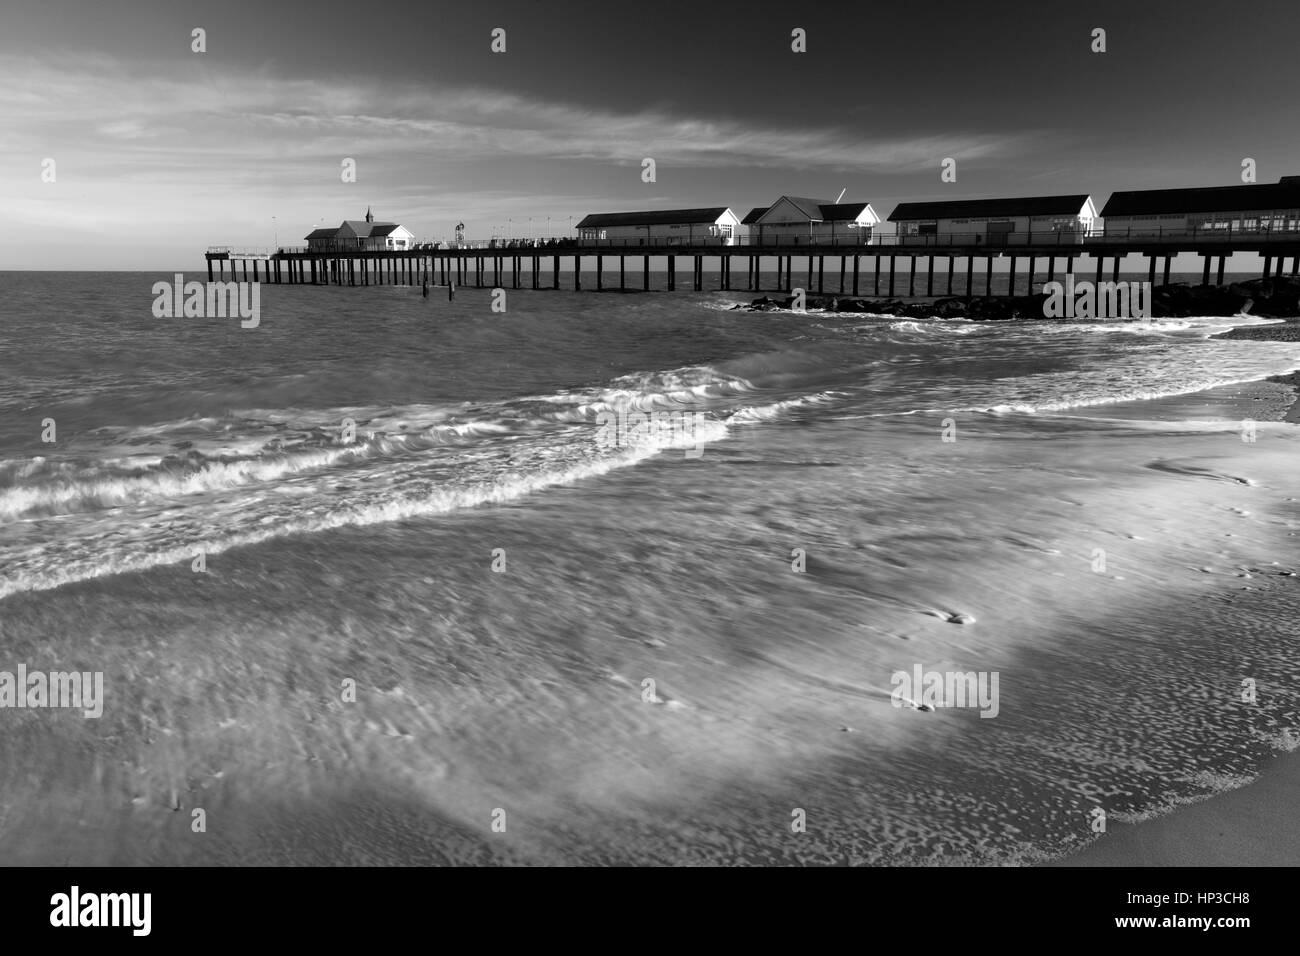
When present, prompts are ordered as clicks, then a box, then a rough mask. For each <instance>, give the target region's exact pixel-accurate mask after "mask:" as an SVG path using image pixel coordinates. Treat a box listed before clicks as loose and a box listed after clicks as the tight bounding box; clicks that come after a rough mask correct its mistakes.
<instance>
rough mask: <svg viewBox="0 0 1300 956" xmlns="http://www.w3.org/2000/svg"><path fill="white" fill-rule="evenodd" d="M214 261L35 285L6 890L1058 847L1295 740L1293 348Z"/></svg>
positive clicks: (6, 559) (11, 645)
mask: <svg viewBox="0 0 1300 956" xmlns="http://www.w3.org/2000/svg"><path fill="white" fill-rule="evenodd" d="M174 278H175V277H174V274H173V273H158V274H154V273H57V272H31V273H20V272H4V273H0V862H4V863H9V864H28V863H41V864H54V865H63V864H71V865H101V864H232V865H233V864H258V863H262V864H295V865H296V864H409V865H425V864H502V865H586V864H595V865H622V864H650V865H751V864H771V865H820V864H836V865H838V864H847V865H908V866H912V865H1023V864H1034V863H1041V862H1045V861H1049V860H1054V859H1059V858H1062V857H1065V856H1067V855H1068V854H1070V853H1071V852H1073V851H1075V850H1077V849H1079V848H1081V847H1083V846H1085V845H1087V844H1088V843H1090V842H1091V841H1093V840H1096V839H1098V838H1099V836H1100V834H1101V832H1102V830H1103V829H1104V826H1105V822H1106V821H1132V820H1141V819H1145V818H1147V817H1151V816H1154V815H1158V814H1161V813H1165V812H1169V811H1170V810H1172V809H1174V808H1176V807H1177V806H1179V805H1180V804H1183V803H1186V802H1189V801H1194V800H1199V799H1204V798H1207V797H1212V796H1213V795H1214V794H1216V793H1219V792H1222V791H1224V790H1229V789H1232V788H1235V787H1238V786H1241V785H1242V784H1244V783H1246V782H1248V781H1249V780H1251V779H1253V777H1254V776H1255V775H1256V774H1257V773H1258V772H1259V768H1260V767H1261V766H1262V764H1263V763H1264V762H1265V761H1266V760H1268V759H1269V758H1270V757H1271V756H1272V755H1273V754H1275V753H1277V752H1279V751H1285V750H1292V749H1294V748H1295V747H1296V745H1297V743H1300V721H1298V720H1297V716H1298V714H1300V694H1298V689H1300V656H1298V655H1297V653H1296V634H1297V626H1296V621H1297V620H1298V619H1300V577H1297V576H1296V573H1297V572H1298V571H1300V557H1298V555H1297V544H1298V543H1300V541H1298V539H1297V536H1298V534H1300V479H1298V477H1297V476H1298V475H1300V472H1297V469H1296V461H1297V458H1298V456H1300V430H1298V429H1297V426H1296V425H1295V424H1293V423H1289V422H1286V421H1283V420H1282V417H1283V414H1284V413H1285V411H1286V409H1287V407H1288V406H1289V404H1290V402H1291V399H1292V398H1293V397H1294V396H1293V395H1292V393H1291V391H1290V389H1289V388H1287V387H1284V386H1282V385H1276V384H1268V383H1263V382H1262V380H1263V379H1265V378H1267V377H1269V376H1276V375H1281V374H1284V373H1288V372H1291V371H1293V370H1295V369H1297V368H1300V344H1297V343H1288V342H1268V341H1226V340H1215V339H1213V338H1212V337H1211V336H1212V335H1213V334H1214V333H1215V332H1218V331H1222V330H1225V329H1227V328H1230V327H1232V326H1236V325H1245V324H1252V323H1256V322H1261V321H1264V320H1260V319H1255V318H1252V317H1250V316H1237V317H1231V318H1210V317H1203V318H1189V319H1178V320H1153V321H1138V322H1120V321H1106V320H1103V321H1094V322H1079V323H1068V322H1044V321H1013V322H993V323H977V322H970V321H953V320H940V319H916V320H901V319H898V318H893V317H889V316H877V315H871V314H831V313H825V312H819V311H817V310H810V311H807V312H792V311H772V312H748V311H744V310H736V309H733V308H732V307H733V306H734V305H736V304H737V303H742V302H748V301H749V300H750V299H751V298H753V296H754V293H745V292H723V291H720V290H718V289H716V288H714V286H716V284H717V283H716V277H714V276H710V284H709V286H707V287H706V290H705V291H701V292H694V291H689V290H687V289H685V288H684V287H685V286H686V285H687V284H688V283H687V282H686V281H685V280H684V279H683V277H682V276H681V275H680V274H679V276H678V286H677V288H678V291H676V292H674V293H671V294H668V293H664V292H651V293H627V294H620V293H618V292H613V291H607V292H595V291H582V292H576V291H573V290H572V289H571V288H566V289H565V290H539V291H534V290H531V289H518V290H516V289H514V288H513V287H510V286H507V287H506V288H505V289H504V290H503V292H502V293H501V294H500V295H494V294H493V293H492V291H491V290H489V289H478V288H461V289H458V290H457V291H456V295H455V298H454V299H450V300H449V298H448V296H447V290H446V289H445V288H442V287H437V286H434V287H432V288H431V289H430V290H429V295H428V296H425V295H423V294H422V289H421V288H420V287H418V286H416V287H411V286H393V285H384V286H369V287H365V288H348V287H342V288H340V287H332V286H291V285H266V284H263V285H262V286H261V287H260V319H259V321H258V323H257V324H256V326H255V327H245V324H244V323H241V321H240V320H239V319H238V318H224V317H196V316H191V317H184V316H181V317H176V316H171V317H167V316H163V317H157V316H156V315H155V314H154V313H155V309H154V308H153V306H154V303H155V299H156V298H157V295H158V294H157V293H156V292H155V284H156V283H160V282H163V283H168V282H173V281H174ZM185 278H186V279H187V280H196V279H202V278H203V276H201V275H200V274H199V270H193V271H191V272H190V273H189V274H188V275H187V276H186V277H185ZM549 278H550V277H549V275H547V276H546V277H545V279H547V280H549ZM638 278H639V277H638ZM1131 278H1134V279H1144V278H1145V276H1144V275H1143V276H1136V275H1135V276H1132V277H1131ZM1184 278H1186V279H1187V280H1188V281H1193V282H1194V281H1199V276H1196V277H1191V276H1188V277H1184ZM570 279H571V276H569V275H567V274H566V276H565V284H566V286H567V285H570V283H569V280H570ZM605 280H606V283H607V284H608V281H609V272H608V271H607V272H606V274H605ZM661 280H662V277H661V276H657V277H656V281H657V282H660V281H661ZM774 280H775V276H769V277H767V283H766V288H771V287H772V285H773V284H774ZM1000 281H1003V282H1005V276H1003V277H1001V279H1000ZM543 284H549V283H548V282H544V283H543ZM584 284H585V286H586V288H587V290H592V289H594V287H595V276H594V274H593V275H588V276H587V277H586V279H585V283H584ZM20 666H21V667H23V668H25V671H26V672H27V673H28V674H31V673H33V672H74V671H75V672H78V673H82V674H86V675H90V674H99V675H102V687H103V692H102V701H101V702H100V703H101V704H102V714H101V715H100V716H97V717H94V716H91V717H88V716H86V715H85V713H84V712H83V710H82V709H77V708H75V707H71V706H44V707H41V706H22V707H20V706H17V700H18V697H15V696H14V695H13V694H11V696H10V698H9V699H8V700H7V701H6V698H5V697H4V695H3V690H4V685H3V675H4V673H5V672H8V673H10V674H17V673H18V669H19V667H20ZM928 675H937V677H936V680H937V681H938V682H939V683H940V684H943V685H944V686H943V688H941V689H940V690H939V691H938V692H937V693H934V694H930V693H928V691H927V687H928V688H929V690H934V685H933V684H930V683H928V682H929V677H928ZM954 675H955V677H954ZM916 676H921V677H922V678H923V679H922V680H921V681H919V682H918V681H916V680H914V677H916ZM968 678H969V681H970V682H969V683H967V684H966V685H965V686H966V687H967V688H968V689H971V688H974V687H975V686H976V685H978V686H979V687H980V688H981V689H982V690H984V691H986V692H987V693H986V695H985V697H984V698H983V700H982V701H981V700H976V699H975V698H976V697H977V696H978V695H975V694H974V693H973V691H972V693H971V694H968V695H965V696H964V697H963V696H962V695H961V694H960V693H958V691H959V690H960V689H961V686H962V681H963V680H967V679H968ZM923 685H924V686H923ZM12 689H13V685H11V690H12ZM18 696H21V695H18ZM32 702H33V699H32V698H31V696H30V695H29V696H28V698H27V700H26V703H29V704H30V703H32Z"/></svg>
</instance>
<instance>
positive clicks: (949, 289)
mask: <svg viewBox="0 0 1300 956" xmlns="http://www.w3.org/2000/svg"><path fill="white" fill-rule="evenodd" d="M955 258H956V257H955V256H949V257H948V294H949V295H952V268H953V266H952V264H953V259H955Z"/></svg>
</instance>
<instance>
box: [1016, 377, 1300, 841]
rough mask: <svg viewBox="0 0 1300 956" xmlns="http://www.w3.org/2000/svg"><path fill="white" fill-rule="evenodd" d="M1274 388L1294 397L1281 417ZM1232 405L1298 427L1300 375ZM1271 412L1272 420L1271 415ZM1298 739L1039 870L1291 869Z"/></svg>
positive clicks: (1267, 383) (1236, 389) (1238, 393)
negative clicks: (1230, 781) (1236, 778)
mask: <svg viewBox="0 0 1300 956" xmlns="http://www.w3.org/2000/svg"><path fill="white" fill-rule="evenodd" d="M1274 386H1284V387H1286V388H1288V389H1290V390H1291V395H1290V396H1289V398H1290V404H1289V406H1287V407H1286V408H1285V409H1284V410H1282V411H1281V413H1280V414H1278V405H1277V404H1276V398H1277V397H1278V395H1279V392H1278V390H1277V389H1276V388H1275V387H1274ZM1213 393H1220V394H1222V393H1233V394H1232V398H1233V399H1235V400H1236V401H1244V400H1256V401H1258V400H1264V401H1266V402H1267V401H1268V399H1269V398H1273V399H1274V404H1273V405H1272V406H1271V407H1269V406H1268V405H1267V404H1266V405H1265V406H1264V408H1263V411H1264V412H1265V414H1263V415H1261V416H1260V420H1269V421H1284V422H1289V423H1292V424H1300V370H1298V371H1294V372H1291V373H1289V374H1287V375H1275V376H1270V377H1268V378H1265V379H1260V380H1258V381H1256V382H1251V383H1246V384H1245V385H1242V386H1229V387H1227V388H1223V389H1212V390H1210V392H1209V393H1206V395H1207V397H1208V396H1210V395H1212V394H1213ZM1269 412H1272V414H1269ZM1298 745H1300V737H1297V736H1296V735H1295V734H1294V733H1288V734H1287V736H1286V738H1285V741H1284V743H1283V747H1282V749H1280V750H1279V752H1277V753H1276V754H1275V755H1274V756H1273V758H1272V759H1271V760H1266V761H1265V762H1264V763H1263V764H1262V765H1261V766H1260V768H1259V772H1258V774H1257V775H1256V776H1255V777H1254V778H1253V779H1251V780H1249V781H1247V782H1246V783H1244V784H1243V785H1241V786H1239V787H1235V788H1233V789H1226V790H1222V791H1220V792H1218V793H1212V794H1209V795H1207V796H1204V797H1201V798H1198V799H1195V800H1192V801H1189V802H1186V803H1180V804H1178V805H1176V806H1172V807H1170V808H1168V809H1167V810H1166V811H1163V812H1159V813H1158V814H1156V815H1153V816H1150V817H1148V818H1147V819H1143V820H1139V821H1131V822H1130V821H1118V820H1113V821H1108V824H1107V829H1106V832H1105V833H1104V834H1102V835H1100V836H1099V837H1098V838H1097V839H1096V840H1094V841H1093V842H1091V843H1089V844H1087V845H1086V846H1084V847H1083V848H1081V849H1079V850H1075V851H1071V852H1069V853H1067V854H1065V855H1063V856H1060V857H1057V858H1055V859H1053V860H1050V861H1047V862H1045V863H1042V864H1040V865H1041V866H1047V867H1169V866H1217V867H1246V866H1295V865H1297V863H1300V823H1297V821H1296V819H1295V815H1294V812H1293V800H1294V794H1295V792H1296V790H1297V789H1300V753H1297V752H1296V751H1297V749H1300V747H1298Z"/></svg>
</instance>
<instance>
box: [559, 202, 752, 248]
mask: <svg viewBox="0 0 1300 956" xmlns="http://www.w3.org/2000/svg"><path fill="white" fill-rule="evenodd" d="M739 226H740V220H739V219H738V218H736V214H735V213H734V212H732V211H731V210H730V209H729V208H728V207H726V206H707V207H704V208H700V209H651V210H643V211H640V212H601V213H591V214H590V215H587V216H585V217H583V219H582V221H581V222H579V223H578V226H577V229H578V239H579V241H584V242H599V241H606V242H610V243H612V244H620V245H652V244H661V243H662V244H665V245H690V244H692V243H700V242H713V243H718V242H720V243H721V244H722V245H731V244H732V243H733V242H734V241H735V236H736V230H737V228H738V227H739Z"/></svg>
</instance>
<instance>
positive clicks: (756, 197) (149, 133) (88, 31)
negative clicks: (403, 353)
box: [0, 0, 1300, 269]
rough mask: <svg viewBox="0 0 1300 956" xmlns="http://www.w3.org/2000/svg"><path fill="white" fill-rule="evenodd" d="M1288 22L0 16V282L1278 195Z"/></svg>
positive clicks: (1251, 13) (1079, 14) (1178, 10)
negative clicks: (460, 246) (1189, 195)
mask: <svg viewBox="0 0 1300 956" xmlns="http://www.w3.org/2000/svg"><path fill="white" fill-rule="evenodd" d="M1297 26H1300V5H1297V4H1296V3H1295V2H1294V0H1291V2H1252V3H1247V4H1227V3H1196V2H1186V0H1184V2H1177V3H1175V2H1144V3H1133V2H1127V3H1110V2H1100V3H1087V4H1065V3H1054V2H1044V0H1038V2H1019V0H1005V2H986V3H978V4H977V3H971V2H966V3H955V2H953V3H949V2H925V3H919V2H913V3H882V2H855V3H847V2H846V3H841V2H813V0H809V2H804V3H789V2H784V3H777V2H719V0H701V2H679V0H663V2H653V3H633V2H624V0H605V2H563V0H517V2H499V3H494V2H461V3H455V4H451V3H440V2H414V3H409V4H391V3H344V2H332V0H324V2H312V3H297V2H271V0H263V2H260V3H250V2H243V0H234V2H225V3H220V4H212V3H197V2H152V0H150V2H115V3H103V2H81V3H70V2H57V0H55V2H51V0H40V2H27V0H6V3H5V5H4V8H3V11H2V12H0V71H2V73H3V75H2V76H0V125H2V129H0V204H2V205H3V208H4V209H5V219H6V221H7V224H8V225H9V226H10V228H9V229H7V230H5V232H4V236H3V238H0V268H141V269H148V268H154V267H160V268H168V267H172V266H178V265H184V264H192V262H193V260H194V259H195V257H196V256H198V255H199V254H200V253H201V251H202V249H203V248H204V247H205V246H207V245H209V244H214V243H248V244H263V245H268V246H269V245H271V244H272V242H273V241H274V240H277V239H278V241H279V242H281V243H286V242H295V241H299V240H300V238H301V237H302V236H303V235H305V233H306V232H307V231H308V230H310V229H311V228H313V227H314V226H315V225H317V224H325V225H335V224H337V222H338V221H339V220H341V219H343V218H345V217H347V218H356V217H359V216H360V215H361V214H362V213H364V211H365V207H366V206H367V205H370V206H373V207H374V209H375V211H376V213H377V214H378V215H379V216H380V217H381V218H388V219H395V220H397V221H400V222H402V223H404V224H405V225H407V226H408V228H410V229H411V230H412V231H413V232H414V233H415V234H416V235H417V237H419V238H428V239H438V238H445V237H447V236H448V235H450V233H451V230H452V227H453V226H454V224H455V223H456V222H457V221H464V222H465V223H466V224H467V227H468V228H467V230H466V231H467V233H468V234H469V235H470V236H471V237H487V236H490V235H493V234H499V233H513V234H516V235H527V234H529V233H530V232H531V233H532V234H533V235H545V234H546V232H547V231H548V230H550V231H551V232H552V234H555V235H559V234H562V233H564V232H567V230H568V228H569V222H570V218H571V217H572V219H573V220H574V221H576V220H577V219H578V218H580V217H581V216H582V215H584V214H585V213H588V212H598V211H613V210H624V209H638V208H673V207H678V206H682V207H686V206H704V205H710V206H711V205H725V206H731V207H733V208H734V209H735V210H736V211H737V213H738V214H740V215H742V216H743V215H744V213H745V212H747V211H748V209H749V208H750V207H751V206H754V205H766V204H767V203H769V202H771V201H772V200H773V199H774V198H775V197H776V196H778V195H781V194H783V193H788V194H794V195H807V196H814V197H829V198H835V196H837V195H838V194H839V192H840V190H842V189H846V190H847V192H846V193H845V199H846V200H867V201H870V202H872V203H873V205H874V206H875V208H876V211H877V212H878V213H880V214H881V215H882V216H887V215H888V213H889V212H890V210H892V208H893V206H894V205H895V203H897V202H900V201H909V200H920V199H936V198H980V197H990V196H1004V195H1043V194H1053V193H1076V192H1087V193H1091V194H1092V195H1093V197H1094V199H1095V200H1096V201H1097V205H1098V206H1099V207H1100V206H1101V205H1102V204H1103V203H1104V201H1105V199H1106V197H1107V196H1108V195H1109V194H1110V192H1111V191H1113V190H1116V189H1142V188H1157V187H1166V186H1193V185H1230V184H1234V183H1239V182H1240V181H1241V178H1240V172H1241V162H1242V159H1243V158H1245V157H1250V158H1253V159H1254V160H1256V162H1257V164H1258V176H1259V179H1260V181H1275V180H1276V179H1277V178H1278V177H1279V176H1282V175H1286V174H1290V173H1300V149H1298V147H1300V127H1298V126H1297V123H1296V110H1295V106H1296V97H1297V90H1300V66H1298V65H1297V57H1296V53H1295V43H1296V39H1295V37H1296V33H1297V29H1296V28H1297ZM196 27H202V28H203V29H204V30H206V32H207V36H206V44H207V49H206V52H203V53H195V52H193V51H192V50H191V31H192V30H193V29H194V28H196ZM498 27H499V28H502V29H504V30H505V31H506V52H504V53H493V52H492V51H491V49H490V44H491V31H492V30H493V29H494V28H498ZM796 27H799V28H802V29H804V30H806V31H807V38H808V39H807V47H808V52H807V53H802V54H797V53H794V52H792V51H791V30H793V29H794V28H796ZM1098 27H1100V28H1103V29H1105V30H1106V45H1107V51H1106V52H1105V53H1093V52H1092V51H1091V45H1092V37H1091V34H1092V31H1093V29H1094V28H1098ZM645 157H651V158H653V159H654V160H655V162H656V167H657V169H656V181H655V182H654V183H644V182H642V181H641V162H642V159H643V158H645ZM945 157H952V158H954V159H955V160H956V161H957V181H956V182H955V183H943V182H941V181H940V178H939V171H940V163H941V161H942V160H943V159H944V158H945ZM47 159H52V160H54V162H55V166H54V168H55V172H56V174H55V178H54V181H53V182H47V181H43V180H42V170H43V169H44V168H45V167H44V166H43V163H44V162H45V161H46V160H47ZM344 159H353V160H355V162H356V169H357V176H356V182H343V181H342V178H341V176H340V166H341V163H342V161H343V160H344ZM273 217H274V218H273ZM530 220H531V221H530ZM548 220H549V222H548ZM123 240H127V241H123ZM56 249H57V251H56Z"/></svg>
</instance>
